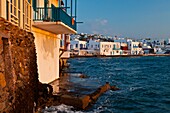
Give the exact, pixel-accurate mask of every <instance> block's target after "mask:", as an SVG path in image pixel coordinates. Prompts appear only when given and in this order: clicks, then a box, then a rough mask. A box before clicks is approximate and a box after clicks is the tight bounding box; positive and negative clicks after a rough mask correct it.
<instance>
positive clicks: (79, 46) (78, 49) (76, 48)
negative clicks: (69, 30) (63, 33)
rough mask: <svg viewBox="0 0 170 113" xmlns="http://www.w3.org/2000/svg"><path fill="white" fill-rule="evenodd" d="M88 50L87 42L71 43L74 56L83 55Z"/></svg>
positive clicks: (74, 41)
mask: <svg viewBox="0 0 170 113" xmlns="http://www.w3.org/2000/svg"><path fill="white" fill-rule="evenodd" d="M86 49H87V42H86V41H81V40H79V39H74V40H71V41H70V50H71V52H72V54H77V55H83V54H84V52H83V51H85V50H86Z"/></svg>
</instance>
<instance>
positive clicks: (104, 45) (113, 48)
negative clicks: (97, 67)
mask: <svg viewBox="0 0 170 113" xmlns="http://www.w3.org/2000/svg"><path fill="white" fill-rule="evenodd" d="M122 54H123V52H122V50H121V49H120V43H119V42H100V55H106V56H109V55H122Z"/></svg>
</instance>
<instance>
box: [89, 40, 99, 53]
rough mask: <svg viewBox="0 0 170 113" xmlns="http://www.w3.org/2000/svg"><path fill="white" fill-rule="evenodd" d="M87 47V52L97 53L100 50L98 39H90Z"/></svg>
mask: <svg viewBox="0 0 170 113" xmlns="http://www.w3.org/2000/svg"><path fill="white" fill-rule="evenodd" d="M87 48H88V53H89V54H93V55H98V54H99V50H100V39H90V40H89V41H88V44H87Z"/></svg>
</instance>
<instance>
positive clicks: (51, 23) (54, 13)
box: [33, 5, 77, 34]
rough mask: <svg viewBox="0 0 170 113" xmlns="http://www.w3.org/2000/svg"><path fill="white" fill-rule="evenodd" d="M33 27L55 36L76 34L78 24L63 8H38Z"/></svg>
mask: <svg viewBox="0 0 170 113" xmlns="http://www.w3.org/2000/svg"><path fill="white" fill-rule="evenodd" d="M33 21H34V24H33V26H35V27H37V28H40V29H44V30H47V31H49V32H52V33H55V34H75V33H76V30H77V23H76V21H75V20H74V18H73V17H71V16H70V15H68V13H67V12H66V11H65V9H64V8H63V7H55V6H53V5H52V7H47V8H44V7H37V8H36V11H35V12H34V17H33Z"/></svg>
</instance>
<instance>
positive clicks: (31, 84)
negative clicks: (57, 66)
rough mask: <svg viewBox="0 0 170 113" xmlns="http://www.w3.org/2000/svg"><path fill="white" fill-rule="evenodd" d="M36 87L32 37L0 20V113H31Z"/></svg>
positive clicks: (34, 53)
mask: <svg viewBox="0 0 170 113" xmlns="http://www.w3.org/2000/svg"><path fill="white" fill-rule="evenodd" d="M37 86H38V73H37V64H36V52H35V44H34V36H33V34H32V33H29V32H26V31H24V30H22V29H19V28H18V27H17V26H14V25H12V24H11V23H9V22H7V21H5V20H4V19H3V18H0V112H6V113H32V112H33V107H34V102H36V98H37V92H38V91H37Z"/></svg>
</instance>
